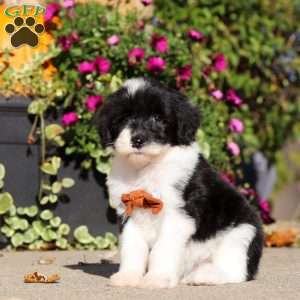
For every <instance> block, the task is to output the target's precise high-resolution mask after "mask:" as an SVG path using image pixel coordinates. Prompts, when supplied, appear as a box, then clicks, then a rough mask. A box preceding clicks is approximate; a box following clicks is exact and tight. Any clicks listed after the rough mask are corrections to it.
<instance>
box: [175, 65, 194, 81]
mask: <svg viewBox="0 0 300 300" xmlns="http://www.w3.org/2000/svg"><path fill="white" fill-rule="evenodd" d="M177 75H178V76H179V80H181V81H188V80H190V79H191V77H192V65H191V64H187V65H184V66H182V67H180V68H178V69H177Z"/></svg>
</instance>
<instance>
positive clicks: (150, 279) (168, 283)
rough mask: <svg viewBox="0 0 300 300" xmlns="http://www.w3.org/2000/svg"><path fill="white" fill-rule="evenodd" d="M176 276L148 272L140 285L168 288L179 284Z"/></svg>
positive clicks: (147, 287)
mask: <svg viewBox="0 0 300 300" xmlns="http://www.w3.org/2000/svg"><path fill="white" fill-rule="evenodd" d="M177 283H178V280H177V279H176V278H169V277H168V276H163V275H158V274H151V273H147V274H146V275H145V276H144V277H143V279H142V280H141V282H140V284H139V287H141V288H146V289H168V288H173V287H175V286H176V285H177Z"/></svg>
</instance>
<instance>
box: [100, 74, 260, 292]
mask: <svg viewBox="0 0 300 300" xmlns="http://www.w3.org/2000/svg"><path fill="white" fill-rule="evenodd" d="M96 118H97V122H98V125H99V131H100V136H101V140H102V142H103V144H104V145H105V146H111V147H112V148H113V160H112V170H111V173H110V175H109V176H108V180H107V185H108V189H109V197H110V204H111V206H112V207H114V208H115V209H116V210H117V213H118V214H119V215H120V216H123V215H124V212H125V208H124V205H123V203H122V202H121V196H122V194H124V193H129V192H131V191H134V190H137V189H143V190H145V191H147V192H149V193H151V194H152V195H153V196H155V197H158V198H160V199H161V200H162V201H163V204H164V206H163V209H162V210H161V211H160V213H159V214H152V213H151V210H149V209H139V208H137V209H134V211H133V214H132V215H131V216H130V217H129V219H128V220H127V221H126V222H125V225H124V228H123V231H122V234H121V238H120V259H121V264H120V269H119V272H117V273H116V274H114V275H112V277H111V284H112V285H116V286H140V287H150V288H171V287H174V286H176V285H177V284H178V283H179V282H182V283H185V284H191V285H200V284H224V283H229V282H243V281H246V280H251V279H253V278H254V276H255V275H256V273H257V270H258V264H259V261H260V257H261V254H262V247H263V233H262V229H261V224H260V221H259V217H258V216H257V215H256V213H255V212H254V211H253V210H252V209H251V207H250V206H249V205H248V203H247V201H246V200H245V199H244V198H243V197H242V196H241V195H240V194H239V193H238V192H237V191H236V190H235V189H234V188H233V187H232V186H230V185H229V184H227V183H226V182H224V181H223V180H222V178H221V177H220V176H219V175H218V173H217V172H216V171H215V170H214V169H213V168H212V167H210V166H209V164H208V163H207V162H206V161H205V160H204V158H203V157H202V156H201V154H200V151H199V147H198V145H197V143H196V142H195V134H196V131H197V128H198V127H199V125H200V124H199V123H200V120H199V113H198V110H197V109H196V108H195V107H194V106H192V104H191V103H190V102H189V101H188V99H186V97H185V96H183V95H182V94H180V93H179V92H177V91H175V90H172V89H168V88H166V87H164V86H162V85H161V84H159V83H157V82H154V81H152V80H149V79H143V78H136V79H130V80H128V81H126V82H125V84H124V86H123V87H122V88H121V89H119V90H118V91H117V92H115V93H113V94H112V95H111V96H110V97H109V98H108V99H107V101H106V102H105V104H104V105H103V107H102V108H101V109H100V110H99V112H98V114H97V116H96Z"/></svg>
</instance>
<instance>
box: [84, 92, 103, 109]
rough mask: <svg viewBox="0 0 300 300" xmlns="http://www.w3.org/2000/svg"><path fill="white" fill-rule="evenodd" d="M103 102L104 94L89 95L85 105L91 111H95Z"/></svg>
mask: <svg viewBox="0 0 300 300" xmlns="http://www.w3.org/2000/svg"><path fill="white" fill-rule="evenodd" d="M102 102H103V98H102V96H100V95H98V96H88V97H87V99H86V100H85V107H86V108H87V109H88V110H89V111H90V112H95V111H96V109H97V107H98V106H99V105H100V104H101V103H102Z"/></svg>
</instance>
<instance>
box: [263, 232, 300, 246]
mask: <svg viewBox="0 0 300 300" xmlns="http://www.w3.org/2000/svg"><path fill="white" fill-rule="evenodd" d="M296 240H297V231H296V230H295V229H286V230H284V229H279V230H276V231H272V232H271V233H269V234H266V237H265V245H266V246H267V247H288V246H292V245H293V244H294V243H295V242H296Z"/></svg>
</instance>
